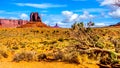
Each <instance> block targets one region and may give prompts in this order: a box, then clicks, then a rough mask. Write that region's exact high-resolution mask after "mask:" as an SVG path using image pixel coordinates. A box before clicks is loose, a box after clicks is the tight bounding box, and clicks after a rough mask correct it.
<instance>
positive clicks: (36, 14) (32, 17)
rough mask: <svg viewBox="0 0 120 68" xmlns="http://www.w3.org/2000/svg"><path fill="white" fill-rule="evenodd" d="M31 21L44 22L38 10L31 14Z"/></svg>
mask: <svg viewBox="0 0 120 68" xmlns="http://www.w3.org/2000/svg"><path fill="white" fill-rule="evenodd" d="M30 21H33V22H42V21H41V18H40V16H39V14H38V12H32V13H31V14H30Z"/></svg>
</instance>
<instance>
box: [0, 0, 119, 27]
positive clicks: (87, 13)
mask: <svg viewBox="0 0 120 68" xmlns="http://www.w3.org/2000/svg"><path fill="white" fill-rule="evenodd" d="M112 1H113V0H1V2H0V18H8V19H25V20H29V15H30V13H31V12H39V14H40V16H41V17H42V21H43V22H44V23H46V24H48V25H51V26H54V25H55V24H56V23H58V25H59V26H61V27H71V25H72V24H73V23H74V22H75V21H78V22H80V21H83V22H84V23H85V24H86V23H87V22H89V21H90V20H91V21H93V22H94V23H95V24H96V26H105V25H111V24H115V23H117V22H119V20H120V19H119V18H120V11H119V8H117V9H116V8H115V9H114V10H113V8H111V7H110V5H111V3H113V2H112Z"/></svg>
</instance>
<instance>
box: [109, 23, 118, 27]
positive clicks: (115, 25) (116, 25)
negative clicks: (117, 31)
mask: <svg viewBox="0 0 120 68" xmlns="http://www.w3.org/2000/svg"><path fill="white" fill-rule="evenodd" d="M110 27H120V22H118V23H117V24H114V25H110Z"/></svg>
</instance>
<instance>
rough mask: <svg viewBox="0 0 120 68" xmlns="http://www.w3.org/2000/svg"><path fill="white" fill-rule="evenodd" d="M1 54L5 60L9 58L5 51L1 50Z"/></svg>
mask: <svg viewBox="0 0 120 68" xmlns="http://www.w3.org/2000/svg"><path fill="white" fill-rule="evenodd" d="M0 54H1V56H3V57H4V58H8V54H7V53H6V52H5V51H2V50H0Z"/></svg>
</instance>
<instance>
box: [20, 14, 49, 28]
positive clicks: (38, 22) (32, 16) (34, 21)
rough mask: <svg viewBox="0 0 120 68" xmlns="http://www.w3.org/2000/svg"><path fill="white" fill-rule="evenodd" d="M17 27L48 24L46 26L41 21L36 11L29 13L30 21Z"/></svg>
mask: <svg viewBox="0 0 120 68" xmlns="http://www.w3.org/2000/svg"><path fill="white" fill-rule="evenodd" d="M19 27H20V28H26V27H49V26H47V25H46V24H45V23H43V22H42V20H41V17H40V16H39V14H38V12H32V13H31V14H30V21H29V22H28V23H26V24H24V25H21V26H19Z"/></svg>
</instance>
